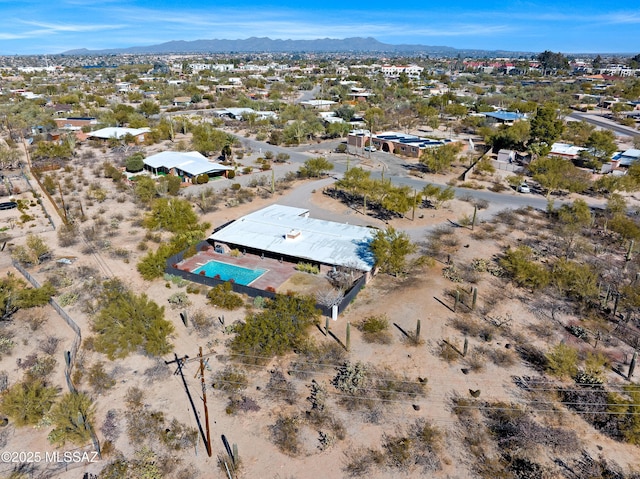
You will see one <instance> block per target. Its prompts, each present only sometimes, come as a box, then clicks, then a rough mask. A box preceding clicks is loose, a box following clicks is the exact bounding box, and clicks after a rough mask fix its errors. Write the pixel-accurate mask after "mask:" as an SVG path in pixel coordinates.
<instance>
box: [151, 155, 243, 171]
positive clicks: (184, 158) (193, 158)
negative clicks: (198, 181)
mask: <svg viewBox="0 0 640 479" xmlns="http://www.w3.org/2000/svg"><path fill="white" fill-rule="evenodd" d="M143 162H144V164H145V165H147V166H149V167H151V168H166V169H168V170H170V169H172V168H176V169H179V170H182V171H184V172H185V173H187V174H189V175H191V176H198V175H202V174H204V173H213V172H216V171H225V170H233V167H231V166H225V165H222V164H220V163H214V162H211V161H209V160H208V159H207V158H206V157H205V156H203V155H201V154H200V153H198V152H197V151H189V152H186V153H185V152H178V151H163V152H162V153H158V154H156V155H151V156H149V157H148V158H145V159H144V160H143Z"/></svg>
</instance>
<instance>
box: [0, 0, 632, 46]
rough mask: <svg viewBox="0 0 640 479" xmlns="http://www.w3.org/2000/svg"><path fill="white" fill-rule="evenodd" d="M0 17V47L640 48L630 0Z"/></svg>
mask: <svg viewBox="0 0 640 479" xmlns="http://www.w3.org/2000/svg"><path fill="white" fill-rule="evenodd" d="M0 19H1V20H0V25H1V26H0V55H14V54H37V53H60V52H63V51H66V50H71V49H75V48H88V49H92V50H93V49H104V48H122V47H129V46H140V45H153V44H157V43H163V42H166V41H170V40H198V39H214V38H217V39H243V38H248V37H252V36H258V37H263V36H265V37H270V38H273V39H276V38H278V39H314V38H327V37H328V38H346V37H356V36H359V37H374V38H376V39H378V40H379V41H382V42H385V43H393V44H398V43H411V44H422V45H444V46H451V47H455V48H467V49H472V48H473V49H486V50H492V49H503V50H510V51H533V52H540V51H543V50H552V51H559V52H563V53H608V52H611V53H633V54H637V53H639V52H640V2H638V1H637V0H636V1H628V0H619V1H615V2H604V1H602V0H600V1H598V2H596V1H593V0H583V1H576V0H571V1H568V0H557V1H509V0H504V1H501V2H498V1H484V2H483V1H469V0H459V1H457V2H451V1H440V2H426V1H424V0H405V1H403V2H388V1H387V2H381V1H378V0H372V1H360V2H347V1H345V0H340V1H337V0H321V1H315V2H301V1H294V0H281V1H280V2H279V3H278V4H274V3H272V2H269V1H265V0H253V1H252V0H235V1H231V0H216V1H215V2H214V1H211V0H200V1H198V2H190V1H187V2H184V3H183V2H176V1H172V2H169V1H166V0H155V1H148V0H129V1H120V0H47V1H44V0H19V1H16V0H0Z"/></svg>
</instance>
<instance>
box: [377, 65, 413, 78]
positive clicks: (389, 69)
mask: <svg viewBox="0 0 640 479" xmlns="http://www.w3.org/2000/svg"><path fill="white" fill-rule="evenodd" d="M380 71H381V72H382V74H383V75H384V76H386V77H388V78H398V77H399V76H400V74H402V73H404V74H406V75H407V76H408V77H409V78H420V75H421V74H422V72H423V71H424V68H423V67H419V66H417V65H382V67H381V68H380Z"/></svg>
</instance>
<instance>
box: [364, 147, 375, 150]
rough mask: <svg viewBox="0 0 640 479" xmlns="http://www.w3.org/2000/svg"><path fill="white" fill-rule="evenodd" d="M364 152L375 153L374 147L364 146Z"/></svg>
mask: <svg viewBox="0 0 640 479" xmlns="http://www.w3.org/2000/svg"><path fill="white" fill-rule="evenodd" d="M364 151H376V147H375V146H365V147H364Z"/></svg>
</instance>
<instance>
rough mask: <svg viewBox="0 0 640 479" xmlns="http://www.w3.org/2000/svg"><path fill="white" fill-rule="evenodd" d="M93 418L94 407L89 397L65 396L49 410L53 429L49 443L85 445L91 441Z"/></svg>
mask: <svg viewBox="0 0 640 479" xmlns="http://www.w3.org/2000/svg"><path fill="white" fill-rule="evenodd" d="M94 416H95V406H94V404H93V401H92V400H91V398H90V397H89V396H87V395H86V394H84V393H81V392H73V393H67V394H65V395H64V396H62V398H61V399H60V401H59V402H58V403H56V405H55V406H53V408H51V412H50V414H49V418H50V420H51V422H52V423H53V425H54V428H53V430H52V431H51V432H50V433H49V436H48V439H49V441H50V442H51V443H53V444H58V445H64V444H66V443H67V442H72V443H74V444H77V445H84V444H86V443H87V442H89V440H90V439H91V429H92V426H91V423H92V422H93V419H94Z"/></svg>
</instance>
